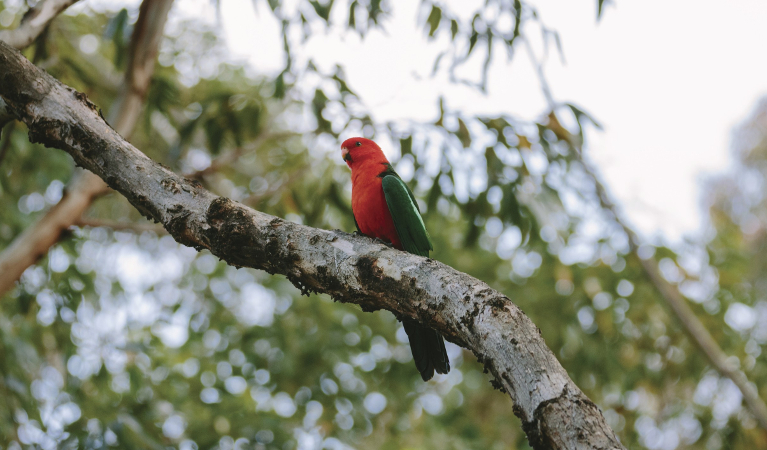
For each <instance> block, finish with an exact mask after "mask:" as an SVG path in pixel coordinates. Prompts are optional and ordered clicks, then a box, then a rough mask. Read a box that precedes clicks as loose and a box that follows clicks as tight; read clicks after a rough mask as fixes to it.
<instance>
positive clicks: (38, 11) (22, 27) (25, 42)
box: [0, 0, 78, 50]
mask: <svg viewBox="0 0 767 450" xmlns="http://www.w3.org/2000/svg"><path fill="white" fill-rule="evenodd" d="M77 1H78V0H44V1H42V2H40V3H38V4H37V5H35V6H34V7H32V8H29V10H28V11H27V12H26V14H24V17H23V18H22V19H21V23H20V24H19V26H18V28H16V29H15V30H2V31H0V41H5V42H7V43H8V45H10V46H11V47H14V48H17V49H19V50H21V49H23V48H26V47H28V46H29V45H30V44H31V43H33V42H35V39H37V36H39V35H40V33H42V32H43V31H44V30H45V28H46V27H47V26H48V24H50V23H51V21H52V20H53V19H55V18H56V16H58V15H59V14H61V13H62V12H64V10H65V9H67V8H69V7H70V6H71V5H72V4H73V3H75V2H77Z"/></svg>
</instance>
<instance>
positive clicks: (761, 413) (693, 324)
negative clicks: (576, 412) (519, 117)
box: [525, 40, 767, 430]
mask: <svg viewBox="0 0 767 450" xmlns="http://www.w3.org/2000/svg"><path fill="white" fill-rule="evenodd" d="M525 42H527V40H525ZM527 50H528V55H529V56H530V59H531V61H532V63H533V64H534V65H535V66H536V68H537V69H538V77H539V80H540V83H541V88H542V90H543V92H544V96H545V97H546V101H547V102H548V104H549V108H550V109H551V113H550V116H549V117H550V118H551V119H552V120H557V119H556V114H555V109H556V104H555V102H554V99H553V96H552V95H551V89H550V88H549V85H548V82H547V81H546V78H545V76H544V73H543V69H542V66H541V65H540V64H539V63H538V61H537V59H536V57H535V54H534V53H533V50H532V47H531V46H530V44H529V43H527ZM567 140H568V142H569V143H570V145H571V147H572V149H573V151H574V153H575V157H576V160H577V161H578V162H579V163H580V164H581V166H582V167H583V170H584V172H586V174H587V175H588V176H589V177H590V178H591V179H592V181H593V183H594V187H595V189H596V193H597V197H598V198H599V204H600V206H601V207H602V209H603V210H605V211H607V212H608V213H610V215H611V216H612V217H613V220H614V221H615V223H616V224H618V226H620V227H621V229H623V232H624V233H626V236H628V241H629V250H630V252H631V253H632V254H633V255H635V256H636V257H637V259H638V260H639V262H640V264H641V266H642V270H644V272H645V275H646V276H647V278H649V279H650V282H651V283H652V284H653V285H654V286H655V289H656V290H657V291H658V294H660V297H661V298H662V299H663V300H665V302H666V304H668V306H669V308H670V309H671V311H672V312H673V313H674V315H675V316H676V318H677V320H678V321H679V323H680V324H681V325H682V328H684V330H685V331H686V332H687V334H688V335H689V336H690V338H692V341H693V343H694V344H695V345H696V346H697V347H698V349H699V350H701V351H702V352H703V354H704V355H706V358H707V359H708V361H709V363H711V365H712V366H714V368H715V369H716V370H717V371H718V372H719V373H720V374H721V375H722V376H725V377H727V378H729V379H730V380H732V382H733V383H735V385H736V386H738V389H740V392H741V394H743V398H744V399H745V400H746V405H747V406H748V409H749V411H750V412H751V414H753V416H754V417H755V418H756V420H757V422H759V425H760V426H761V427H762V428H763V429H765V430H767V405H766V404H765V403H764V401H763V400H762V399H761V398H760V397H759V392H758V391H757V389H756V388H755V387H754V385H753V384H752V383H750V382H749V381H748V378H747V377H746V375H745V374H744V373H743V372H741V371H740V370H738V368H737V367H735V366H734V365H733V364H731V363H730V362H729V360H728V357H727V354H726V353H725V352H724V351H723V350H722V348H721V347H720V346H719V344H718V343H717V342H716V340H715V339H714V338H713V336H711V333H709V332H708V330H707V329H706V327H705V326H704V325H703V322H701V321H700V319H698V316H696V315H695V312H693V310H692V308H690V306H689V305H688V304H687V301H686V300H685V298H684V297H683V296H682V294H681V293H680V292H679V290H678V289H677V288H676V286H674V285H672V284H671V283H669V282H668V281H667V280H666V279H665V278H663V276H662V275H661V273H660V270H659V269H658V262H657V261H655V258H652V257H650V258H646V259H643V258H641V257H640V256H639V254H638V253H637V250H638V249H639V248H640V247H641V246H642V240H641V239H640V238H639V235H638V234H637V233H636V232H635V231H634V230H633V229H632V228H631V227H630V226H629V225H628V222H627V221H626V220H624V219H623V218H622V217H621V214H620V212H619V209H618V206H617V205H616V204H615V203H614V202H613V201H612V198H611V196H610V195H609V194H608V192H607V187H606V186H605V185H604V183H602V182H601V180H600V178H599V176H598V175H597V171H596V169H594V168H593V167H592V165H591V164H590V163H589V162H588V161H587V160H586V158H585V157H584V155H583V148H582V142H576V139H574V137H573V136H570V139H567Z"/></svg>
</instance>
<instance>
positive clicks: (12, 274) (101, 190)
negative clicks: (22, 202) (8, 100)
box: [0, 0, 173, 297]
mask: <svg viewBox="0 0 767 450" xmlns="http://www.w3.org/2000/svg"><path fill="white" fill-rule="evenodd" d="M50 1H53V0H48V2H50ZM46 3H47V2H46ZM172 4H173V0H144V2H143V3H142V4H141V8H140V11H139V17H138V20H137V21H136V25H135V27H134V31H133V35H132V37H131V45H130V56H129V64H128V69H127V70H126V73H125V83H124V85H123V88H122V91H121V93H120V95H119V96H118V100H117V101H116V102H115V105H114V106H113V107H112V109H111V112H110V115H109V122H110V123H111V124H113V126H114V130H116V131H117V132H118V133H120V134H121V135H123V136H125V137H126V138H130V135H131V133H132V132H133V127H134V126H135V124H136V121H137V120H138V117H139V115H140V114H141V110H142V109H143V105H144V97H145V95H146V92H147V89H148V88H149V83H150V81H151V79H152V73H153V70H154V63H155V60H156V59H157V52H158V49H159V45H160V39H161V38H162V31H163V28H164V26H165V21H166V20H167V18H168V12H169V11H170V8H171V6H172ZM0 64H2V61H0ZM0 73H3V72H0ZM10 78H12V74H4V75H0V84H2V86H3V87H4V86H5V85H6V84H7V83H9V81H7V80H9V79H10ZM8 109H9V108H8V107H7V105H6V107H3V103H2V99H0V121H1V120H2V116H3V110H6V111H5V113H6V115H7V114H9V113H10V114H13V115H16V116H17V117H18V114H15V113H13V111H9V110H8ZM107 192H108V189H107V185H106V184H105V183H104V182H103V181H102V180H101V178H99V177H97V176H96V175H94V174H92V173H91V172H88V171H78V172H77V173H76V174H75V175H74V177H73V179H72V181H71V182H70V184H69V186H68V187H67V190H66V192H65V193H64V196H63V197H62V198H61V200H60V201H59V203H58V204H56V205H55V206H54V207H52V208H51V209H49V210H48V211H47V212H46V213H45V215H43V216H42V217H41V218H40V219H39V220H38V221H37V222H35V223H34V224H32V225H30V226H29V227H28V228H27V229H26V230H24V232H23V233H22V234H20V235H19V236H17V237H16V239H14V241H13V242H12V243H11V244H10V245H9V246H8V248H6V249H5V250H3V252H2V253H0V297H1V296H2V295H3V294H5V293H6V292H7V291H8V290H10V289H12V288H13V287H14V286H15V284H16V281H17V280H18V279H19V278H20V277H21V274H22V273H24V271H25V270H26V269H27V268H28V267H29V266H31V265H32V264H34V263H35V262H37V260H39V259H40V258H41V257H43V256H45V255H46V254H47V253H48V250H49V249H50V248H51V247H52V246H53V245H54V244H56V243H57V242H58V241H59V238H60V237H61V235H62V233H63V232H64V231H65V230H66V229H67V228H69V227H71V226H72V225H76V224H77V223H78V221H79V220H80V218H81V217H82V215H83V214H84V213H85V211H86V210H87V209H88V208H89V207H90V205H91V203H93V200H94V199H96V198H97V197H99V196H101V195H103V194H105V193H107Z"/></svg>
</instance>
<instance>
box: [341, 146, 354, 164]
mask: <svg viewBox="0 0 767 450" xmlns="http://www.w3.org/2000/svg"><path fill="white" fill-rule="evenodd" d="M341 156H343V158H344V161H346V162H348V163H350V162H352V155H351V154H349V149H348V148H346V147H341Z"/></svg>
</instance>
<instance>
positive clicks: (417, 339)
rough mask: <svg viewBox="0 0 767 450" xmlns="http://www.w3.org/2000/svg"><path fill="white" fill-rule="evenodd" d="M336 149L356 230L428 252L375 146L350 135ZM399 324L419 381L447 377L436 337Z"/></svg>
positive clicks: (417, 214)
mask: <svg viewBox="0 0 767 450" xmlns="http://www.w3.org/2000/svg"><path fill="white" fill-rule="evenodd" d="M341 151H342V154H343V158H344V161H346V164H347V165H348V166H349V168H350V169H351V170H352V212H353V213H354V222H355V224H356V225H357V230H358V231H359V232H360V233H362V234H364V235H367V236H370V237H373V238H379V239H381V240H383V241H385V242H390V243H391V244H392V246H393V247H394V248H397V249H399V250H405V251H407V252H409V253H415V254H416V255H421V256H429V250H433V249H434V248H433V246H432V243H431V239H430V238H429V233H428V232H427V231H426V227H425V226H424V224H423V219H421V211H420V210H419V209H418V203H416V201H415V197H414V196H413V193H412V192H411V191H410V189H409V188H408V187H407V185H406V184H405V182H403V181H402V179H400V177H399V175H397V172H395V171H394V169H393V168H392V166H391V164H389V161H388V160H387V159H386V156H384V154H383V152H382V151H381V148H380V147H379V146H378V145H377V144H376V143H375V142H373V141H371V140H370V139H365V138H360V137H356V138H351V139H347V140H346V141H344V143H343V144H342V145H341ZM402 325H403V326H404V327H405V332H407V336H408V339H409V340H410V350H411V351H412V352H413V360H414V361H415V366H416V368H418V371H419V372H420V373H421V378H423V380H424V381H428V380H430V379H431V378H432V377H433V376H434V372H435V371H436V372H437V373H447V372H448V371H449V370H450V361H449V360H448V358H447V352H446V351H445V341H444V340H443V339H442V336H440V334H439V333H437V332H436V331H434V330H432V329H431V328H428V327H424V326H421V325H420V324H419V323H418V322H416V321H414V320H409V319H405V320H403V321H402Z"/></svg>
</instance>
